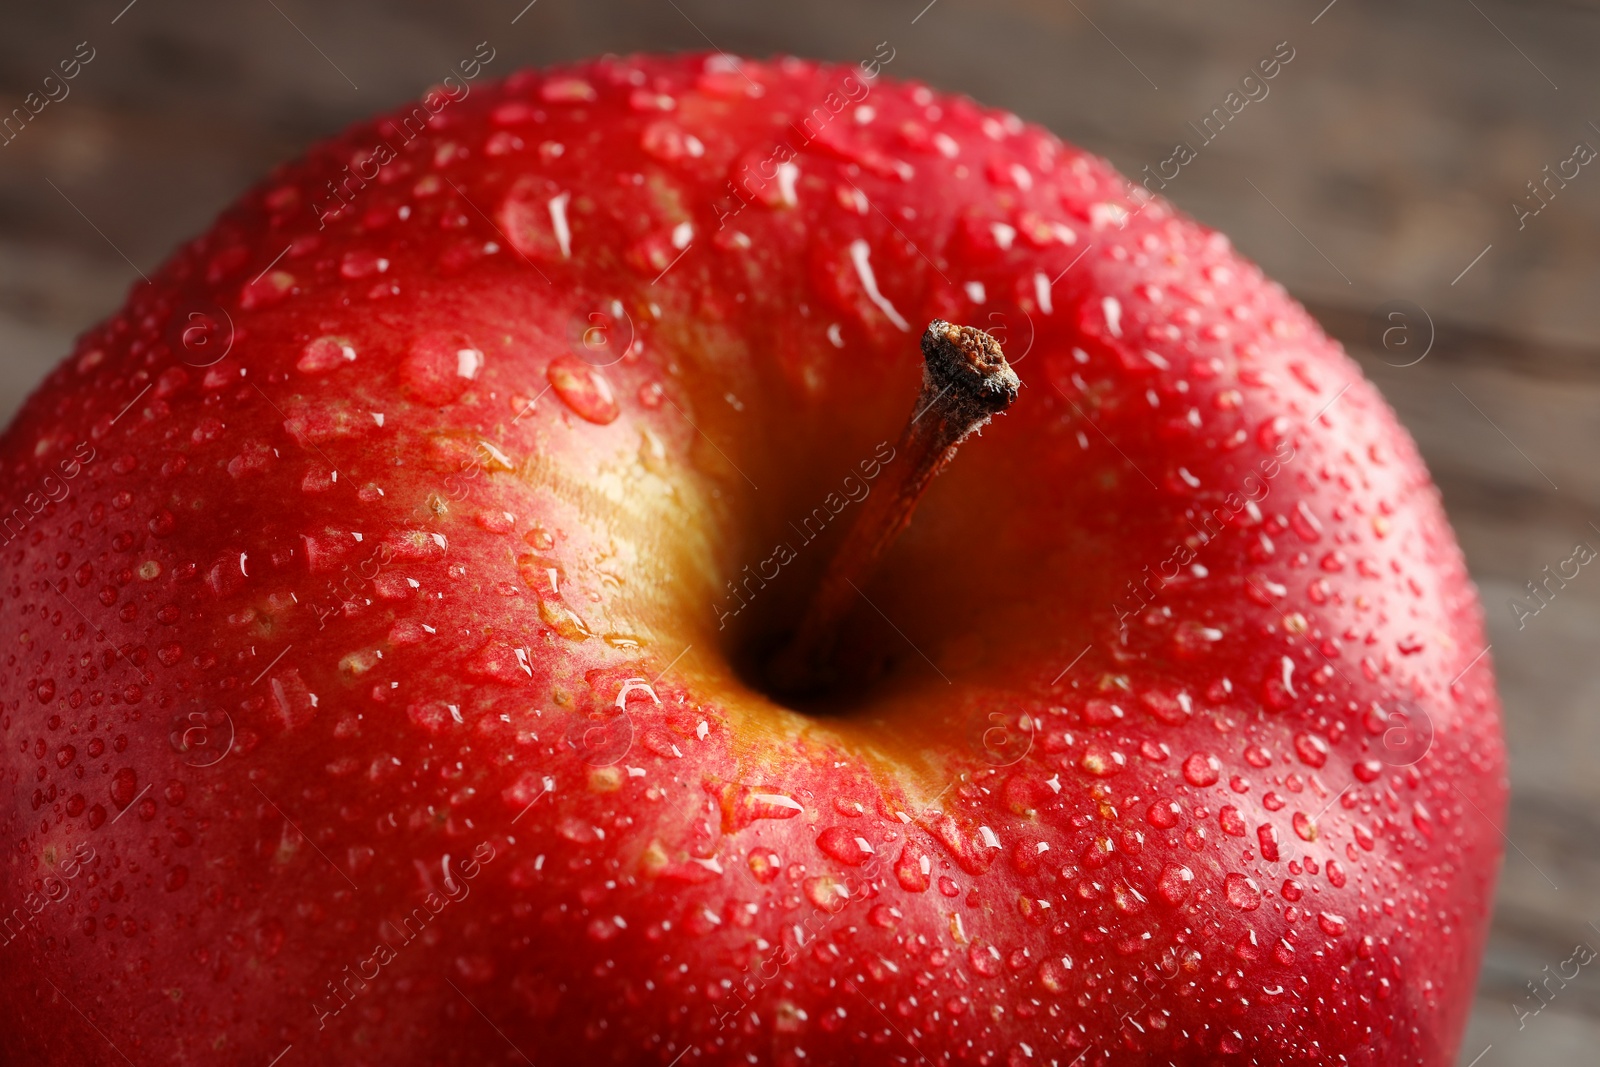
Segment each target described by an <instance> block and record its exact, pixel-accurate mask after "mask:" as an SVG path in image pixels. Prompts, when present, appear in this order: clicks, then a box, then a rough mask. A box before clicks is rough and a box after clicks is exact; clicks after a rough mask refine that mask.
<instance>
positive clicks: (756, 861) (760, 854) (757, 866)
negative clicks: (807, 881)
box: [748, 849, 783, 885]
mask: <svg viewBox="0 0 1600 1067" xmlns="http://www.w3.org/2000/svg"><path fill="white" fill-rule="evenodd" d="M748 862H749V864H750V874H751V876H752V877H754V878H755V880H756V881H758V882H760V883H761V884H762V885H771V884H772V883H773V881H775V880H776V879H777V877H778V872H779V871H780V870H782V868H783V860H782V859H781V858H780V857H779V856H778V854H777V853H776V852H773V851H771V850H769V849H756V850H755V851H754V852H752V853H750V859H749V861H748Z"/></svg>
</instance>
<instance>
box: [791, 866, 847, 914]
mask: <svg viewBox="0 0 1600 1067" xmlns="http://www.w3.org/2000/svg"><path fill="white" fill-rule="evenodd" d="M800 890H801V892H803V893H805V895H806V899H807V900H809V901H811V903H812V904H813V905H814V906H815V907H817V908H820V909H821V910H822V911H825V912H827V913H829V914H830V915H831V914H833V913H835V912H837V911H840V910H841V909H843V908H844V906H845V904H846V902H848V901H849V899H850V891H849V889H847V888H846V886H845V884H844V883H843V882H841V881H839V879H837V878H835V877H833V876H832V875H830V874H821V875H817V876H815V877H813V878H807V879H806V880H805V881H803V882H802V883H800Z"/></svg>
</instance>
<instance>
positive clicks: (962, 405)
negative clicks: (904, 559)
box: [768, 319, 1022, 692]
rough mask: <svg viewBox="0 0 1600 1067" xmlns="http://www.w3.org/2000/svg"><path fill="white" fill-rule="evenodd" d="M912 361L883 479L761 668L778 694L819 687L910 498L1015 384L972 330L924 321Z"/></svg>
mask: <svg viewBox="0 0 1600 1067" xmlns="http://www.w3.org/2000/svg"><path fill="white" fill-rule="evenodd" d="M922 355H923V366H922V388H921V390H920V391H919V392H918V394H917V401H916V404H915V405H914V406H913V408H912V411H911V418H910V420H909V421H908V422H907V423H906V427H905V429H904V430H903V431H902V432H901V434H900V441H899V444H898V445H897V447H896V449H895V458H894V459H891V460H890V461H889V464H890V466H889V467H888V470H887V471H886V477H885V480H884V481H883V482H881V483H880V484H879V486H878V488H877V490H876V491H875V492H873V493H872V494H871V495H869V496H868V497H867V499H866V501H865V502H864V503H863V504H862V507H861V511H860V513H859V514H858V515H857V516H856V520H855V522H854V523H853V524H852V525H851V527H850V530H849V532H848V533H847V534H845V539H844V543H843V544H841V545H840V546H839V549H838V551H837V552H835V553H834V556H833V558H832V560H830V561H829V563H828V569H827V570H826V571H825V572H824V574H823V576H822V581H821V583H820V584H819V585H818V586H817V591H816V593H815V595H813V597H812V598H811V603H810V605H809V606H808V607H807V609H806V613H805V615H804V616H803V617H802V618H801V620H800V624H799V626H797V627H796V628H795V630H794V633H793V634H792V635H791V637H790V638H789V641H788V643H787V644H786V645H785V646H784V647H783V648H782V649H781V650H780V651H779V652H778V654H777V655H776V656H774V657H773V659H772V660H771V661H770V663H769V664H768V678H769V680H770V681H771V682H772V683H773V685H774V687H775V688H777V689H778V690H779V691H781V692H807V691H813V690H816V689H820V688H822V687H824V686H825V685H827V684H828V682H829V681H830V680H831V677H830V676H831V663H832V660H833V653H834V648H835V646H836V645H837V643H838V638H839V628H840V626H841V624H842V623H843V622H844V619H845V616H847V615H848V614H849V613H850V610H851V609H852V608H853V607H854V606H855V599H856V597H857V596H858V595H860V592H861V587H862V586H864V585H865V584H866V583H867V582H868V581H869V580H870V579H871V577H872V575H873V573H874V572H875V571H876V570H877V568H878V564H879V563H880V562H881V561H882V560H883V557H884V555H885V553H887V552H888V550H889V547H890V546H891V545H893V544H894V542H895V540H896V538H898V537H899V536H900V535H901V534H902V533H904V532H905V529H906V527H907V526H909V525H910V524H911V515H912V512H914V511H915V510H916V507H917V502H918V501H920V500H921V499H922V495H923V494H924V493H925V492H927V489H928V486H929V485H931V484H932V483H933V480H934V478H936V477H938V475H939V472H940V471H942V470H943V469H944V468H945V466H946V465H948V464H949V462H950V461H951V460H952V459H953V458H954V457H955V454H956V448H957V447H958V446H959V445H960V444H961V442H962V441H964V440H966V438H967V436H968V435H969V434H971V433H973V432H974V431H975V430H979V429H981V428H982V427H983V426H984V425H985V424H986V423H987V422H988V421H989V420H990V419H991V418H993V417H994V416H995V415H998V414H1000V413H1001V412H1003V411H1005V410H1006V408H1008V407H1010V406H1011V403H1012V401H1014V400H1016V398H1017V391H1018V389H1020V388H1021V385H1022V383H1021V382H1020V381H1019V380H1018V378H1017V374H1016V372H1015V371H1014V370H1012V369H1011V365H1010V364H1008V363H1007V362H1006V358H1005V356H1004V355H1003V354H1002V353H1001V351H1000V342H998V341H996V340H995V339H994V338H993V337H992V336H990V335H989V334H987V333H985V332H984V331H982V330H980V329H977V328H975V327H972V326H956V325H953V324H952V323H948V322H945V321H944V320H943V319H934V320H933V321H932V322H930V323H929V324H928V329H927V331H926V332H925V333H924V334H923V335H922ZM897 460H903V461H901V462H896V461H897Z"/></svg>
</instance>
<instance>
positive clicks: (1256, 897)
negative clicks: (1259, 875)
mask: <svg viewBox="0 0 1600 1067" xmlns="http://www.w3.org/2000/svg"><path fill="white" fill-rule="evenodd" d="M1222 891H1223V894H1224V895H1225V896H1226V897H1227V898H1228V903H1229V904H1232V905H1233V906H1234V907H1236V908H1238V909H1239V910H1240V911H1255V910H1256V909H1257V908H1259V907H1260V906H1261V887H1260V886H1258V885H1256V883H1255V880H1254V879H1252V878H1248V877H1246V876H1245V875H1242V874H1237V873H1230V874H1229V875H1228V876H1227V877H1226V878H1224V879H1223V880H1222Z"/></svg>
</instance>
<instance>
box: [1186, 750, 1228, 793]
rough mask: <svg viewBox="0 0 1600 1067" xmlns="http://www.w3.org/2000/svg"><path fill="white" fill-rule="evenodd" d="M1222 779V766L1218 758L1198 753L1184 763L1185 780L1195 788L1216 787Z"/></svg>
mask: <svg viewBox="0 0 1600 1067" xmlns="http://www.w3.org/2000/svg"><path fill="white" fill-rule="evenodd" d="M1220 777H1222V764H1221V763H1219V762H1218V761H1217V757H1215V756H1213V755H1211V754H1210V753H1206V752H1196V753H1193V754H1192V755H1190V756H1189V758H1188V759H1186V760H1184V761H1183V780H1184V781H1186V782H1188V783H1189V784H1190V785H1193V786H1200V787H1205V786H1208V785H1215V784H1216V783H1217V779H1218V778H1220Z"/></svg>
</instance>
